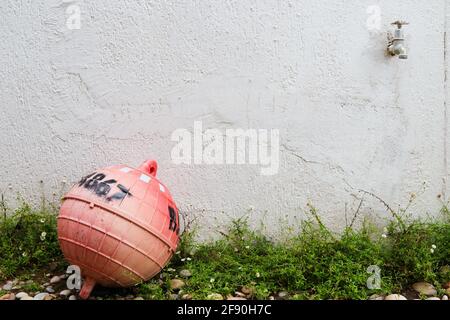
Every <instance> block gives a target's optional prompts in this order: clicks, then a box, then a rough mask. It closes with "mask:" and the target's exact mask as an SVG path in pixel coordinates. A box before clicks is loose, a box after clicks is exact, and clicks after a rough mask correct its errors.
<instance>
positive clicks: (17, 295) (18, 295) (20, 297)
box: [16, 291, 29, 300]
mask: <svg viewBox="0 0 450 320" xmlns="http://www.w3.org/2000/svg"><path fill="white" fill-rule="evenodd" d="M23 297H29V295H28V293H26V292H23V291H22V292H19V293H18V294H16V298H17V299H21V300H22V298H23Z"/></svg>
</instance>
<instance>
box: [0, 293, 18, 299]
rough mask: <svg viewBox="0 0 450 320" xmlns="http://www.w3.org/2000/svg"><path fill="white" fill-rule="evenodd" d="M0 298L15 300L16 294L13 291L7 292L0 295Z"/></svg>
mask: <svg viewBox="0 0 450 320" xmlns="http://www.w3.org/2000/svg"><path fill="white" fill-rule="evenodd" d="M0 300H16V295H15V294H14V293H7V294H4V295H3V296H1V297H0Z"/></svg>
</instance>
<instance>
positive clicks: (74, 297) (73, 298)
mask: <svg viewBox="0 0 450 320" xmlns="http://www.w3.org/2000/svg"><path fill="white" fill-rule="evenodd" d="M69 300H77V297H76V296H75V295H71V296H70V297H69Z"/></svg>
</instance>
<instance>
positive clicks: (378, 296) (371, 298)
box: [369, 294, 384, 300]
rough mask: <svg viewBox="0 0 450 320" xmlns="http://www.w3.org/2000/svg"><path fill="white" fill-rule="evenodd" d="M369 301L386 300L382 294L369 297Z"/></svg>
mask: <svg viewBox="0 0 450 320" xmlns="http://www.w3.org/2000/svg"><path fill="white" fill-rule="evenodd" d="M369 300H384V296H382V295H380V294H373V295H371V296H370V297H369Z"/></svg>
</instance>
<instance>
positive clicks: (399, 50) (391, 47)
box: [387, 21, 408, 60]
mask: <svg viewBox="0 0 450 320" xmlns="http://www.w3.org/2000/svg"><path fill="white" fill-rule="evenodd" d="M405 24H408V23H407V22H402V21H396V22H394V23H393V25H396V26H397V29H396V30H395V33H394V37H393V38H392V39H391V41H390V42H389V44H388V48H387V49H388V52H389V53H390V54H391V55H392V56H398V58H399V59H402V60H406V59H408V51H407V49H406V47H405V43H404V42H405V36H404V34H403V29H402V26H403V25H405Z"/></svg>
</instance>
